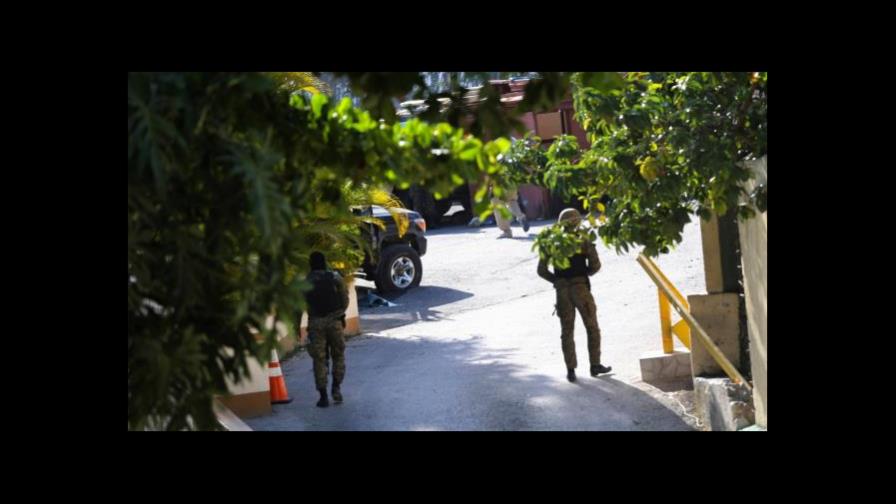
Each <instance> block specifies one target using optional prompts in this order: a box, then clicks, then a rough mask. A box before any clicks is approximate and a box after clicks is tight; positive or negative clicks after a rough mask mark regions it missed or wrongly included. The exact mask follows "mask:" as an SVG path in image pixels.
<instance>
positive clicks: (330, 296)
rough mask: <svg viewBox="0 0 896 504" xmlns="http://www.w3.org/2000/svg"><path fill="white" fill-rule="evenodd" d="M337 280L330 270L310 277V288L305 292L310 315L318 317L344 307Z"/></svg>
mask: <svg viewBox="0 0 896 504" xmlns="http://www.w3.org/2000/svg"><path fill="white" fill-rule="evenodd" d="M339 281H340V280H339V279H338V278H336V275H335V274H334V273H333V272H332V271H325V272H323V274H322V275H314V276H313V277H311V283H312V288H311V290H310V291H309V292H308V293H307V294H305V299H307V300H308V313H309V314H310V315H312V316H315V317H320V316H323V315H327V314H330V313H333V312H334V311H337V310H343V309H345V306H342V302H343V300H342V296H340V295H339V288H338V285H337V282H339Z"/></svg>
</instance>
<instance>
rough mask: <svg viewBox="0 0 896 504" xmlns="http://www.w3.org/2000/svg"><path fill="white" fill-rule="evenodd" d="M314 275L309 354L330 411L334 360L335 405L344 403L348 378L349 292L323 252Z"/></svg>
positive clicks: (314, 262) (309, 297)
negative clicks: (329, 388)
mask: <svg viewBox="0 0 896 504" xmlns="http://www.w3.org/2000/svg"><path fill="white" fill-rule="evenodd" d="M310 262H311V272H310V273H309V274H308V277H307V280H308V281H309V282H310V283H312V284H313V285H314V286H315V287H314V288H313V289H312V291H311V292H310V293H308V295H307V296H306V297H307V301H308V354H309V355H311V359H312V360H313V362H314V382H315V385H316V386H317V390H318V392H320V400H319V401H318V402H317V405H318V406H319V407H321V408H326V407H327V406H329V405H330V403H329V400H328V398H327V371H328V368H329V362H328V361H329V360H330V358H332V360H333V389H332V393H333V402H336V403H341V402H342V391H341V390H340V384H341V383H342V379H343V378H344V377H345V339H344V337H343V333H342V330H343V329H345V310H346V308H348V291H347V290H346V288H345V283H344V282H343V281H342V278H341V277H340V276H339V273H336V272H335V271H327V263H326V259H325V258H324V255H323V254H321V253H320V252H314V253H312V254H311V260H310Z"/></svg>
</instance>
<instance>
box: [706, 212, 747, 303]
mask: <svg viewBox="0 0 896 504" xmlns="http://www.w3.org/2000/svg"><path fill="white" fill-rule="evenodd" d="M700 233H701V235H702V237H703V270H704V273H705V275H706V292H708V293H710V294H716V293H720V292H738V290H739V288H740V287H739V286H738V282H737V281H738V271H737V268H738V266H739V264H738V262H737V253H736V248H737V243H738V230H737V221H736V218H735V216H734V211H729V212H728V213H727V214H726V215H724V216H722V217H719V216H717V215H716V214H715V213H713V214H712V217H711V218H710V220H708V221H705V220H703V219H700Z"/></svg>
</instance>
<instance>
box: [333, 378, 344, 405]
mask: <svg viewBox="0 0 896 504" xmlns="http://www.w3.org/2000/svg"><path fill="white" fill-rule="evenodd" d="M333 402H334V403H336V404H339V403H341V402H342V391H341V390H339V384H338V383H333Z"/></svg>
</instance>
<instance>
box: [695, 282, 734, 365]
mask: <svg viewBox="0 0 896 504" xmlns="http://www.w3.org/2000/svg"><path fill="white" fill-rule="evenodd" d="M688 304H689V305H690V312H691V315H692V316H693V317H694V319H696V320H697V323H698V324H700V326H701V327H703V330H704V331H706V334H707V335H708V336H709V338H710V339H711V340H712V341H713V343H715V344H716V345H718V347H719V349H721V350H722V353H723V354H724V355H725V357H726V358H728V360H730V361H731V363H732V364H734V366H735V367H738V363H739V362H740V343H739V339H738V335H739V334H740V324H739V317H738V295H737V294H735V293H730V292H728V293H722V294H705V295H692V296H688ZM691 340H692V342H693V343H692V345H691V368H692V372H693V374H694V376H700V375H703V374H706V375H710V376H714V375H724V373H725V372H724V371H723V370H722V368H721V366H719V365H718V364H717V363H716V361H715V360H714V359H713V358H712V355H710V353H709V351H707V350H706V349H705V348H704V347H703V345H701V344H700V340H699V339H697V338H695V337H692V338H691ZM741 372H743V371H742V370H741Z"/></svg>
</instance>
